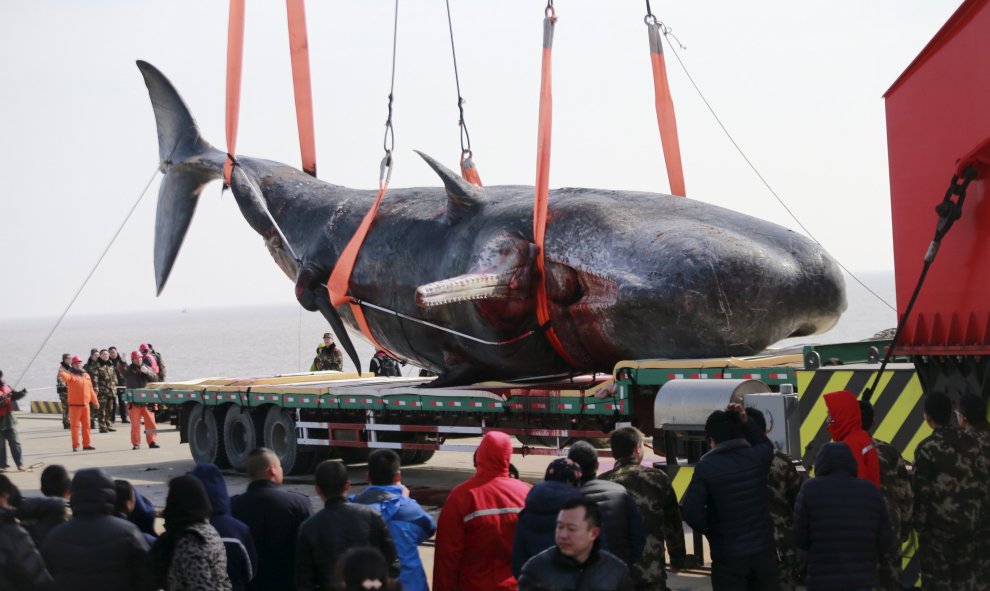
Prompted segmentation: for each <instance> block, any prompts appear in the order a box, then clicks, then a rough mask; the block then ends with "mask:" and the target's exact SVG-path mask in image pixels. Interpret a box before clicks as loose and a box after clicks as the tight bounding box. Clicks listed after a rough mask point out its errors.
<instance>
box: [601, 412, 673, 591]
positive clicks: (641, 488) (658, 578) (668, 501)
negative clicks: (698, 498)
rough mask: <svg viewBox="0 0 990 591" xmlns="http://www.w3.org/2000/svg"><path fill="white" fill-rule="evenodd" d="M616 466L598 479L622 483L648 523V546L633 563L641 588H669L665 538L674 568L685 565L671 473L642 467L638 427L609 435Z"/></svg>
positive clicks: (634, 573) (635, 578)
mask: <svg viewBox="0 0 990 591" xmlns="http://www.w3.org/2000/svg"><path fill="white" fill-rule="evenodd" d="M609 443H610V445H611V447H612V456H613V457H614V458H615V468H613V469H612V470H610V471H608V472H605V473H604V474H602V475H600V476H599V477H598V478H600V479H602V480H611V481H612V482H618V483H619V484H621V485H622V486H624V487H626V490H627V491H629V493H630V494H631V495H632V496H633V498H635V499H636V504H637V505H638V506H639V512H640V514H641V515H642V516H643V521H644V522H645V524H646V547H645V548H643V555H642V557H641V558H640V560H639V562H638V563H636V564H635V565H633V569H632V575H633V581H635V583H636V589H637V590H646V589H651V590H653V589H656V590H663V589H666V588H667V573H666V570H665V569H664V540H666V542H667V550H668V551H669V553H670V570H671V571H672V572H676V571H677V570H679V569H681V568H684V557H685V554H686V550H685V548H684V525H683V524H682V523H681V511H680V508H679V507H678V506H677V495H676V494H675V493H674V487H673V485H672V484H671V482H670V477H669V476H667V473H666V472H664V471H662V470H657V469H656V468H646V467H644V466H641V465H640V463H641V462H642V461H643V434H642V433H640V431H639V429H636V428H634V427H623V428H621V429H616V430H615V431H613V432H612V435H611V436H610V437H609Z"/></svg>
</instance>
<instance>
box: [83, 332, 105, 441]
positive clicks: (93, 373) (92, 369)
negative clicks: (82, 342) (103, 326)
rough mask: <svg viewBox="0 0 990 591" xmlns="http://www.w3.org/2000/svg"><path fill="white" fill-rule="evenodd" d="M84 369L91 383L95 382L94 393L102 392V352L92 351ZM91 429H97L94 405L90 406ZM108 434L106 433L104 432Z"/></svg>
mask: <svg viewBox="0 0 990 591" xmlns="http://www.w3.org/2000/svg"><path fill="white" fill-rule="evenodd" d="M83 369H84V370H85V371H86V373H88V374H89V379H90V381H92V382H93V392H99V391H100V372H99V369H100V350H99V349H90V350H89V359H87V360H86V364H85V365H83ZM89 428H90V429H95V428H96V407H95V406H93V405H92V404H90V405H89ZM104 433H106V431H104Z"/></svg>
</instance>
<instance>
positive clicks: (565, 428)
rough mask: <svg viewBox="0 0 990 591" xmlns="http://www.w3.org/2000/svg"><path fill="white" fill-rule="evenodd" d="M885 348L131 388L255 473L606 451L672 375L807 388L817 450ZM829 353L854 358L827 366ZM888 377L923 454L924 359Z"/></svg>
mask: <svg viewBox="0 0 990 591" xmlns="http://www.w3.org/2000/svg"><path fill="white" fill-rule="evenodd" d="M886 344H887V342H886V341H864V342H861V343H855V344H850V345H841V346H839V345H827V346H818V347H805V348H804V349H803V350H800V351H797V352H791V353H789V354H773V355H763V356H755V357H747V358H731V359H703V360H637V361H628V362H621V363H619V364H617V365H616V367H615V371H614V374H613V375H593V376H575V377H571V378H567V379H560V378H558V379H548V380H542V381H531V382H525V383H508V382H485V383H480V384H474V385H471V386H464V387H445V388H430V387H428V383H429V382H430V378H384V377H361V376H359V375H358V374H355V373H342V372H315V373H297V374H286V375H278V376H266V377H242V378H209V379H202V380H191V381H184V382H167V383H153V384H149V385H148V386H147V387H146V388H142V389H135V390H128V391H127V392H126V397H127V399H128V400H130V401H133V402H138V403H145V404H158V405H162V406H165V407H169V408H170V409H171V410H174V411H176V412H175V413H174V416H175V417H176V422H177V425H178V427H179V430H180V439H181V441H183V442H187V443H189V445H190V451H191V453H192V456H193V458H194V459H195V460H196V461H197V462H200V463H205V462H209V463H215V464H217V465H219V466H222V467H232V468H234V469H237V470H243V468H244V461H245V460H246V457H247V454H248V453H249V452H250V451H251V450H252V449H253V448H255V447H257V446H259V445H263V446H265V447H269V448H271V449H273V450H274V451H275V453H276V454H277V455H278V456H279V459H280V460H281V461H282V464H283V468H284V469H285V471H286V472H287V473H290V474H298V473H304V472H306V471H308V470H310V469H311V468H312V467H313V466H314V465H315V462H318V461H320V460H322V459H328V458H338V459H341V460H343V461H344V462H346V463H360V462H362V461H364V460H365V459H366V458H367V454H368V453H369V451H370V450H372V449H376V448H390V449H395V450H397V451H398V452H399V453H400V456H401V457H402V461H403V462H404V463H405V464H406V465H410V464H421V463H424V462H426V461H428V460H429V459H430V457H432V455H433V454H434V453H435V452H436V451H463V452H472V451H473V450H474V449H475V447H476V446H474V445H465V444H460V443H458V442H457V441H458V440H459V439H463V438H469V437H478V436H480V435H483V434H484V433H486V432H488V431H492V430H497V431H502V432H504V433H507V434H509V435H511V436H513V437H515V438H516V439H517V440H518V441H519V445H517V446H516V447H515V448H514V452H515V453H518V454H523V455H527V454H544V455H562V454H564V453H566V448H567V446H568V444H569V442H571V441H573V440H575V439H585V440H590V441H592V442H593V443H595V444H596V445H597V446H598V447H605V439H606V438H607V437H608V433H610V432H611V431H612V430H614V429H615V428H616V427H618V426H623V425H635V426H637V427H638V428H640V429H641V430H642V431H643V432H644V433H646V434H647V435H653V434H654V432H655V429H654V424H653V403H654V400H655V398H656V396H657V392H658V390H659V388H660V387H661V386H662V385H663V384H664V383H666V382H668V381H670V380H674V379H755V380H759V381H762V382H764V383H766V384H767V385H768V386H769V387H770V388H771V389H772V390H774V391H776V390H779V388H780V386H781V385H782V384H790V385H791V386H792V387H793V388H794V390H795V392H796V393H797V395H798V396H799V398H800V400H801V402H800V408H801V443H802V446H805V449H806V453H805V454H804V455H805V456H806V457H807V456H809V455H810V456H811V457H813V455H811V454H813V453H814V452H813V450H814V447H815V446H816V445H817V444H818V443H820V442H821V441H823V437H827V432H826V431H825V429H824V419H825V413H824V402H823V400H822V399H821V394H822V392H823V391H831V390H837V389H850V390H853V391H854V392H855V393H857V394H858V393H859V392H860V391H861V390H862V388H864V387H865V386H866V384H867V383H868V381H869V380H870V379H871V376H872V375H874V373H875V372H876V370H877V368H878V365H877V364H876V363H875V362H876V359H877V357H878V353H879V352H880V351H883V349H884V347H885V346H886ZM822 359H825V360H828V359H833V362H841V363H843V364H846V365H839V366H828V367H820V366H821V364H822ZM870 362H873V363H870ZM857 363H858V365H849V364H857ZM887 373H889V374H890V377H889V378H886V379H885V380H884V381H883V382H882V389H881V392H880V397H879V400H878V401H877V410H878V415H877V418H878V425H879V427H878V432H880V433H882V434H889V435H893V436H892V437H890V439H893V440H894V442H895V444H897V443H901V444H902V445H901V446H899V447H900V448H901V451H902V452H905V453H906V455H908V457H910V456H911V452H912V451H913V447H912V446H913V445H914V444H916V443H917V441H918V439H919V438H920V436H922V434H923V433H924V428H923V427H922V425H923V422H921V421H920V418H918V417H917V416H916V415H917V412H916V410H917V408H918V406H917V405H918V400H920V386H918V385H917V383H916V382H917V378H916V376H915V375H914V370H913V366H903V367H899V366H898V367H892V368H891V370H890V371H889V372H887ZM888 401H889V402H890V403H889V404H888ZM888 414H889V417H888ZM916 419H917V420H916ZM915 423H919V424H915ZM600 453H601V455H603V456H608V455H609V453H608V451H607V450H604V449H603V450H601V451H600ZM687 473H689V470H687V471H685V474H687ZM685 474H681V475H679V476H677V475H675V474H672V476H675V483H676V484H677V485H678V486H677V488H678V492H681V491H682V490H683V487H684V486H686V481H684V478H685Z"/></svg>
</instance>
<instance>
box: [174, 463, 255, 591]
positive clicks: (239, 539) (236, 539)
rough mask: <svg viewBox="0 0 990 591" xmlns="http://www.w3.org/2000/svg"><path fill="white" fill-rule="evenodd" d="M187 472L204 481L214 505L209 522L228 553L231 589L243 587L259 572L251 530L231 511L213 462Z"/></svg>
mask: <svg viewBox="0 0 990 591" xmlns="http://www.w3.org/2000/svg"><path fill="white" fill-rule="evenodd" d="M189 474H190V475H192V476H194V477H196V478H198V479H199V480H200V482H202V483H203V488H205V489H206V496H207V497H208V498H209V499H210V505H211V507H212V508H213V512H212V514H211V515H210V525H212V526H213V527H214V528H215V529H216V530H217V533H219V534H220V538H221V539H223V547H224V550H226V552H227V575H228V576H229V577H230V584H231V586H232V587H233V591H239V590H241V591H243V590H246V589H247V588H248V583H249V582H250V581H251V579H253V578H254V576H255V575H256V574H258V554H257V552H256V550H255V547H254V540H253V539H252V537H251V530H249V529H248V526H247V525H245V524H244V522H243V521H241V520H239V519H236V518H234V517H233V516H232V515H231V514H230V495H229V494H228V493H227V483H226V482H224V479H223V474H221V473H220V468H217V467H216V466H215V465H214V464H199V465H198V466H196V467H195V468H194V469H193V471H192V472H190V473H189Z"/></svg>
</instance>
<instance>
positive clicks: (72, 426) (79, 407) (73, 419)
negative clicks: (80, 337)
mask: <svg viewBox="0 0 990 591" xmlns="http://www.w3.org/2000/svg"><path fill="white" fill-rule="evenodd" d="M82 365H83V361H82V359H79V358H78V357H73V358H72V363H71V367H69V371H60V372H59V376H58V377H59V379H61V380H62V382H64V383H65V385H66V386H68V387H69V396H68V400H69V432H70V433H71V434H72V451H79V436H80V432H82V448H83V449H84V450H91V449H96V448H94V447H93V446H92V445H90V439H89V406H90V404H92V405H93V407H94V408H100V403H99V401H98V400H97V399H96V392H95V391H94V390H93V380H92V379H90V377H89V374H88V373H86V372H85V371H83V368H82Z"/></svg>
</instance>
